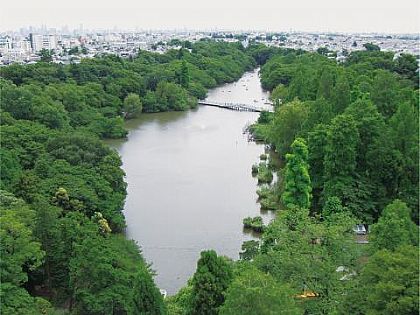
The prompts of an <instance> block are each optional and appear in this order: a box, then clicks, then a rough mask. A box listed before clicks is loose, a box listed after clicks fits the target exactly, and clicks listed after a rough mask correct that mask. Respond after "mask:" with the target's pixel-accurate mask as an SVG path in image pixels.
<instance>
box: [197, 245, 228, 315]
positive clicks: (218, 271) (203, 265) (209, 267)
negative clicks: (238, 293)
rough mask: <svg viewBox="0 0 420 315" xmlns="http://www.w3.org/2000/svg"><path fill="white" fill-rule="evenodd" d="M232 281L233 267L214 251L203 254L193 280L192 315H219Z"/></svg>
mask: <svg viewBox="0 0 420 315" xmlns="http://www.w3.org/2000/svg"><path fill="white" fill-rule="evenodd" d="M231 280H232V270H231V266H230V265H229V263H228V262H227V261H226V259H225V258H223V257H218V256H217V254H216V252H215V251H214V250H208V251H203V252H201V255H200V259H199V260H198V262H197V270H196V272H195V274H194V276H193V278H192V287H193V288H192V292H191V303H192V304H191V312H190V314H202V315H212V314H217V313H218V308H219V307H220V306H221V305H222V304H223V302H224V301H225V298H224V293H225V291H226V289H227V288H228V286H229V284H230V282H231Z"/></svg>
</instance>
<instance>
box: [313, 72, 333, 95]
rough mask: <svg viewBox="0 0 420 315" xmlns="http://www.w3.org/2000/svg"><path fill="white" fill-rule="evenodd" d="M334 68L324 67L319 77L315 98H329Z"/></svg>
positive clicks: (331, 93) (331, 91)
mask: <svg viewBox="0 0 420 315" xmlns="http://www.w3.org/2000/svg"><path fill="white" fill-rule="evenodd" d="M333 69H334V68H324V70H323V71H322V74H321V77H320V78H319V86H318V93H317V98H318V99H319V98H324V99H326V100H328V101H329V100H331V98H332V96H333V91H334V73H333Z"/></svg>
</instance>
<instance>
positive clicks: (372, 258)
mask: <svg viewBox="0 0 420 315" xmlns="http://www.w3.org/2000/svg"><path fill="white" fill-rule="evenodd" d="M248 53H249V54H250V55H251V56H253V57H254V58H255V60H256V62H257V63H258V64H260V65H262V68H261V82H262V85H263V86H264V87H265V88H266V89H269V90H272V91H273V93H272V94H271V97H272V99H273V102H274V104H275V107H276V108H275V112H274V113H272V114H271V113H262V114H261V116H260V118H259V119H258V122H257V124H255V125H254V126H252V127H251V129H250V130H251V131H252V132H253V133H254V139H259V140H264V141H265V142H266V144H268V145H270V146H271V148H272V149H273V150H275V151H276V153H278V155H279V157H280V159H281V160H282V161H283V163H280V166H281V169H277V170H276V171H277V173H278V174H280V175H279V176H281V178H279V180H278V181H277V182H275V183H274V184H273V185H267V184H265V185H264V186H261V187H260V188H259V190H258V195H259V198H260V199H262V200H266V199H267V198H270V199H269V200H270V203H271V204H275V206H274V205H273V208H276V209H281V210H280V211H278V214H277V217H276V218H275V219H274V220H273V221H272V222H271V223H270V224H269V225H268V226H267V227H266V228H265V229H264V232H263V233H262V236H261V239H260V240H251V241H246V242H244V244H243V246H242V252H241V253H240V258H241V259H240V261H238V262H235V263H232V264H231V268H232V270H233V277H230V278H229V285H228V287H227V289H226V290H225V293H224V303H223V304H222V305H221V306H220V307H218V308H217V309H213V310H212V311H209V312H206V313H203V314H238V313H241V314H242V313H243V314H273V313H275V314H349V313H351V314H416V313H418V311H419V302H418V294H419V280H418V279H419V271H418V259H419V249H418V241H419V240H418V231H419V230H418V211H419V209H418V201H419V200H418V191H419V187H418V182H419V179H418V174H419V168H418V154H419V138H418V129H419V121H418V117H419V108H418V104H419V99H418V92H419V91H418V89H419V87H418V71H417V63H416V59H415V57H414V56H410V55H404V54H402V55H400V56H397V57H396V58H394V54H393V53H391V52H381V51H377V50H374V51H372V50H366V51H358V52H352V53H351V54H350V55H349V56H348V58H347V61H346V62H345V63H343V64H337V63H336V61H335V60H331V59H329V58H328V57H326V56H324V55H322V54H320V53H309V52H304V51H301V50H292V49H281V48H280V49H277V48H268V47H264V46H257V45H253V46H250V47H249V48H248ZM264 164H265V163H264ZM277 167H278V166H277ZM259 172H260V167H259V165H257V164H256V165H255V166H253V168H252V173H253V174H254V175H257V174H259ZM244 223H247V224H248V225H250V224H251V223H252V218H246V222H245V220H244ZM361 223H362V224H365V227H367V235H356V233H355V231H354V230H353V229H354V227H355V225H356V224H361ZM209 279H211V277H209ZM181 292H182V297H183V301H184V304H183V305H184V306H185V305H188V304H189V302H188V301H189V300H190V298H189V296H188V294H185V291H184V290H181ZM178 298H179V297H178V295H176V296H175V297H173V298H171V300H170V302H169V305H172V306H173V305H180V304H178V303H177V302H176V300H177V299H178ZM280 301H281V302H280ZM278 303H279V304H278ZM280 304H281V305H280ZM170 314H194V313H192V312H190V311H189V309H188V308H187V307H180V308H179V309H178V310H177V312H173V313H170Z"/></svg>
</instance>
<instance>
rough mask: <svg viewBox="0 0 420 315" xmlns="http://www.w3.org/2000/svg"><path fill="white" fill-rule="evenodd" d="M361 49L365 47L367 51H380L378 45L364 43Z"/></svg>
mask: <svg viewBox="0 0 420 315" xmlns="http://www.w3.org/2000/svg"><path fill="white" fill-rule="evenodd" d="M363 47H365V48H366V50H367V51H380V50H381V48H380V47H379V46H378V45H375V44H373V43H365V44H363Z"/></svg>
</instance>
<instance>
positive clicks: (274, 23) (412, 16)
mask: <svg viewBox="0 0 420 315" xmlns="http://www.w3.org/2000/svg"><path fill="white" fill-rule="evenodd" d="M419 3H420V1H418V0H287V1H285V0H254V1H248V0H208V1H201V0H172V1H170V0H147V1H145V0H113V1H110V0H67V1H63V0H5V1H2V4H1V5H0V30H1V31H6V30H17V29H18V28H19V27H22V26H28V25H33V26H40V25H43V24H44V25H47V26H48V27H61V26H63V25H68V26H69V27H71V28H74V27H79V25H80V24H83V26H84V27H85V28H113V27H114V26H116V27H118V28H125V29H132V28H135V27H139V28H143V29H174V28H177V29H183V28H187V29H216V28H217V29H232V30H248V29H257V30H272V31H288V30H299V31H338V32H381V33H418V32H419V31H420V22H419V20H420V13H419V11H420V6H419Z"/></svg>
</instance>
